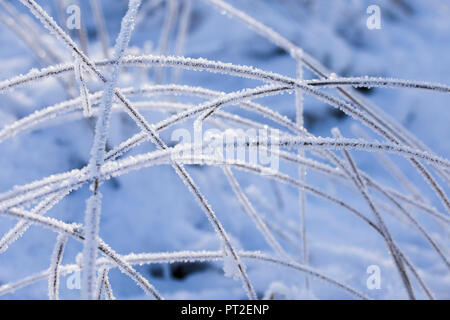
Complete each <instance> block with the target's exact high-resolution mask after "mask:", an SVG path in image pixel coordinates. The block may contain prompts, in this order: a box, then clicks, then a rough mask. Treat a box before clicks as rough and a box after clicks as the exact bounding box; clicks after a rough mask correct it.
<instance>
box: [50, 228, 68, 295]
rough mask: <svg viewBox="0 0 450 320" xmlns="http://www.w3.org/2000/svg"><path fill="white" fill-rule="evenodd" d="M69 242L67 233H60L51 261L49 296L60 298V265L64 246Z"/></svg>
mask: <svg viewBox="0 0 450 320" xmlns="http://www.w3.org/2000/svg"><path fill="white" fill-rule="evenodd" d="M66 242H67V234H64V233H60V234H59V235H58V238H57V239H56V243H55V247H54V249H53V253H52V259H51V263H50V269H49V270H50V275H49V277H48V298H49V299H50V300H59V266H60V264H61V261H62V257H63V253H64V248H65V246H66Z"/></svg>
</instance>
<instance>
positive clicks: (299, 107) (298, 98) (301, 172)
mask: <svg viewBox="0 0 450 320" xmlns="http://www.w3.org/2000/svg"><path fill="white" fill-rule="evenodd" d="M302 54H303V53H302V51H301V50H298V51H297V52H296V54H295V57H296V63H297V66H296V67H297V68H296V70H297V80H298V81H302V80H303V63H302V61H301V56H302ZM295 106H296V123H297V126H298V127H299V129H301V130H304V128H303V127H304V121H303V120H304V119H303V92H302V90H301V89H300V88H296V89H295ZM298 154H299V156H300V157H303V158H304V157H305V151H304V150H303V149H299V150H298ZM298 176H299V180H300V181H301V182H303V183H304V182H305V179H306V169H305V167H304V166H302V165H300V166H299V167H298ZM298 193H299V208H300V225H301V236H302V259H303V264H304V265H308V264H309V257H308V243H307V234H306V193H305V190H303V189H299V190H298ZM305 287H306V290H307V291H308V290H309V280H308V277H307V276H306V275H305Z"/></svg>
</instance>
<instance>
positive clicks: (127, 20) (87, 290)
mask: <svg viewBox="0 0 450 320" xmlns="http://www.w3.org/2000/svg"><path fill="white" fill-rule="evenodd" d="M140 4H141V0H130V2H129V5H128V11H127V13H126V14H125V16H124V17H123V19H122V24H121V28H120V32H119V36H118V37H117V40H116V46H115V48H114V60H115V61H116V64H115V65H114V67H113V71H112V75H111V78H110V79H109V80H107V81H106V83H105V89H104V92H103V96H102V107H101V108H102V109H101V112H100V115H99V116H98V118H97V125H96V127H95V135H94V143H93V146H92V150H91V158H90V161H89V167H90V170H91V176H92V177H93V178H94V182H93V186H92V188H93V194H92V196H91V198H90V199H89V200H88V203H87V206H86V215H85V226H86V241H85V242H84V246H83V260H84V261H83V263H84V265H85V266H86V267H85V269H84V270H83V273H82V288H81V290H82V291H81V295H82V298H83V299H89V300H92V299H94V298H95V297H94V294H95V292H94V291H95V283H96V281H95V274H96V270H95V260H96V258H97V237H98V232H99V224H100V214H101V199H102V194H101V193H100V190H99V187H100V179H99V171H100V168H101V166H102V165H103V163H104V161H105V152H106V150H105V147H106V140H107V139H108V128H109V121H110V116H111V108H112V103H113V97H114V88H115V87H116V85H117V82H118V78H119V72H120V67H121V61H122V57H123V55H124V53H125V50H126V48H127V47H128V43H129V41H130V37H131V32H132V30H133V27H134V22H135V18H136V15H137V12H138V10H139V6H140ZM76 58H77V61H80V62H79V63H78V65H79V66H80V68H81V59H80V58H79V57H78V56H77V57H76ZM85 98H86V99H88V97H87V95H86V97H85Z"/></svg>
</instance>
